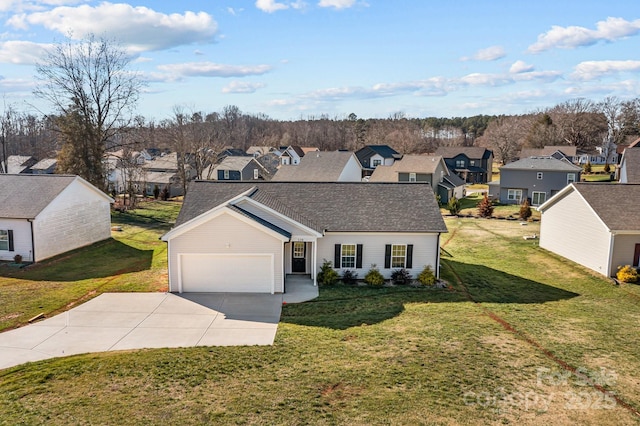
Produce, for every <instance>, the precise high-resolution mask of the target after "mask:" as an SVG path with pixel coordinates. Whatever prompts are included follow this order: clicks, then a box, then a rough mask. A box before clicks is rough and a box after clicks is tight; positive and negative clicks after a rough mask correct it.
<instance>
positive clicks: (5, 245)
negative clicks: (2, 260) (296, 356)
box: [0, 229, 9, 250]
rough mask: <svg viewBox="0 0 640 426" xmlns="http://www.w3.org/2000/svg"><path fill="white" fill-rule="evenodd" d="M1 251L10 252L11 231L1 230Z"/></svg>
mask: <svg viewBox="0 0 640 426" xmlns="http://www.w3.org/2000/svg"><path fill="white" fill-rule="evenodd" d="M0 250H9V231H7V230H4V229H0Z"/></svg>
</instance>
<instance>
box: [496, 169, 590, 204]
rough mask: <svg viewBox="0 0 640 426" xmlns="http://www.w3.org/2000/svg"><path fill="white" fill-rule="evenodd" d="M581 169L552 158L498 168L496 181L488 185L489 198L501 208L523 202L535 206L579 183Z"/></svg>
mask: <svg viewBox="0 0 640 426" xmlns="http://www.w3.org/2000/svg"><path fill="white" fill-rule="evenodd" d="M581 171H582V168H581V167H579V166H576V165H575V164H572V163H570V162H569V161H568V160H558V159H557V158H554V157H529V158H523V159H520V160H518V161H514V162H513V163H509V164H506V165H504V166H502V167H500V180H499V181H497V182H491V183H490V184H489V196H490V197H491V198H493V199H498V200H499V201H500V203H502V204H520V203H522V202H523V201H524V199H525V198H528V199H529V202H530V203H531V205H532V206H539V205H541V204H542V203H544V202H545V201H546V200H548V199H549V198H551V197H553V196H554V195H555V194H557V193H558V192H560V190H561V189H562V188H564V187H565V186H567V185H569V184H571V183H573V182H579V181H580V173H581Z"/></svg>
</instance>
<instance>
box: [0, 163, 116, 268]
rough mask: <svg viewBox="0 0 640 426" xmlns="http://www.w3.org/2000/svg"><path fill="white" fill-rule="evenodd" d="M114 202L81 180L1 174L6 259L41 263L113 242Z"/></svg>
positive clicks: (1, 247) (0, 222) (1, 252)
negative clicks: (72, 252)
mask: <svg viewBox="0 0 640 426" xmlns="http://www.w3.org/2000/svg"><path fill="white" fill-rule="evenodd" d="M112 202H113V200H112V199H111V198H109V197H108V196H107V195H106V194H104V193H103V192H102V191H100V190H98V189H97V188H96V187H95V186H93V185H91V184H90V183H89V182H87V181H86V180H84V179H82V178H81V177H78V176H68V175H4V174H0V260H13V259H14V256H15V255H16V254H19V255H21V256H22V259H23V260H24V261H26V262H34V261H35V262H38V261H41V260H43V259H47V258H49V257H52V256H55V255H57V254H60V253H64V252H66V251H69V250H73V249H76V248H78V247H83V246H86V245H89V244H93V243H95V242H98V241H101V240H104V239H107V238H110V237H111V211H110V204H111V203H112Z"/></svg>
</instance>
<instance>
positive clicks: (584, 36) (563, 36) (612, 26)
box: [528, 17, 640, 53]
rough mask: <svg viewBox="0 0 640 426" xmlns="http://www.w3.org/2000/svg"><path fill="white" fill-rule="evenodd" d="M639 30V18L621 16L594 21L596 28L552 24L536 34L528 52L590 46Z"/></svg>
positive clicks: (626, 35) (635, 32) (628, 35)
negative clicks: (536, 39) (632, 18)
mask: <svg viewBox="0 0 640 426" xmlns="http://www.w3.org/2000/svg"><path fill="white" fill-rule="evenodd" d="M639 32H640V19H636V20H635V21H627V20H625V19H622V18H611V17H609V18H607V19H606V20H605V21H599V22H598V23H596V29H595V30H591V29H588V28H585V27H578V26H569V27H560V26H557V25H554V26H552V27H551V29H550V30H549V31H547V32H546V33H544V34H540V35H539V36H538V41H536V42H535V43H534V44H532V45H531V46H529V49H528V51H529V52H530V53H540V52H544V51H545V50H550V49H554V48H558V49H575V48H576V47H581V46H590V45H592V44H595V43H597V42H599V41H615V40H618V39H621V38H625V37H630V36H634V35H636V34H638V33H639Z"/></svg>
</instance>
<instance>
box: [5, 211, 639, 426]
mask: <svg viewBox="0 0 640 426" xmlns="http://www.w3.org/2000/svg"><path fill="white" fill-rule="evenodd" d="M447 226H448V227H449V233H448V234H445V235H443V237H442V244H443V246H444V250H445V256H444V258H443V267H442V268H443V269H442V275H443V277H444V278H446V279H447V280H448V282H449V284H450V286H451V287H450V288H448V289H443V290H438V289H431V288H410V287H394V288H382V289H373V288H367V287H364V288H362V287H358V288H354V287H348V286H342V285H338V286H335V287H328V288H322V289H321V292H320V297H319V298H318V299H317V300H314V301H311V302H307V303H304V304H299V305H286V306H284V307H283V313H282V320H281V323H280V325H279V326H278V333H277V335H276V340H275V343H274V345H273V346H266V347H265V346H262V347H257V346H256V347H203V348H185V349H160V350H140V351H124V352H110V353H101V354H88V355H79V356H72V357H68V358H58V359H52V360H46V361H41V362H36V363H30V364H26V365H22V366H17V367H14V368H11V369H7V370H3V371H0V419H2V420H0V423H4V424H43V423H46V424H54V425H55V424H290V425H298V424H359V425H365V424H366V425H369V424H406V425H414V424H446V425H452V424H540V425H548V424H554V425H558V424H560V425H563V424H567V425H568V424H592V425H603V424H604V425H606V424H612V425H613V424H615V425H623V424H637V423H638V421H639V419H640V416H638V414H637V410H638V409H640V373H639V371H640V358H638V356H637V348H638V344H639V343H640V342H639V341H640V338H639V337H638V333H637V320H638V318H640V291H639V290H638V287H637V286H630V285H625V286H621V287H615V286H613V285H612V284H611V282H610V281H609V280H607V279H604V278H602V277H600V276H597V275H595V274H592V273H591V272H589V271H587V270H585V269H583V268H581V267H579V266H577V265H575V264H572V263H569V262H567V261H565V260H563V259H561V258H559V257H558V256H555V255H552V254H550V253H548V252H546V251H544V250H542V249H540V248H539V247H538V246H537V240H524V239H523V238H522V236H523V235H526V234H533V233H539V229H538V224H537V223H530V224H528V225H527V226H521V225H519V223H518V222H515V221H497V220H482V219H463V218H450V219H447ZM138 237H139V234H136V233H135V232H132V233H130V234H128V235H127V236H126V238H123V239H122V241H123V242H126V243H127V245H134V244H136V243H134V242H133V240H135V239H136V238H138ZM129 238H131V239H132V241H130V240H129ZM156 256H157V257H162V256H164V255H163V254H162V253H160V252H156V253H155V254H154V259H155V257H156ZM156 262H159V261H158V260H154V261H152V264H155V263H156ZM151 271H154V269H153V268H152V270H151ZM162 273H163V272H162V270H161V268H159V269H157V270H155V274H157V275H158V277H156V278H158V279H159V274H162Z"/></svg>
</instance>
